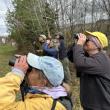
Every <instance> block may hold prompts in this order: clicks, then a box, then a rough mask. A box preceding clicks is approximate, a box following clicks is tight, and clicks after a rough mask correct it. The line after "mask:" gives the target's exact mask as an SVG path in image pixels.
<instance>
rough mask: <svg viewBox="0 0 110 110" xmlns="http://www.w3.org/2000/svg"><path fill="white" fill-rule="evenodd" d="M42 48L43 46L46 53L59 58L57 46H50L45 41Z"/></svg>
mask: <svg viewBox="0 0 110 110" xmlns="http://www.w3.org/2000/svg"><path fill="white" fill-rule="evenodd" d="M42 48H43V51H44V53H45V55H47V56H51V57H54V58H58V51H57V49H56V48H54V47H52V48H49V47H48V44H47V43H44V44H43V45H42Z"/></svg>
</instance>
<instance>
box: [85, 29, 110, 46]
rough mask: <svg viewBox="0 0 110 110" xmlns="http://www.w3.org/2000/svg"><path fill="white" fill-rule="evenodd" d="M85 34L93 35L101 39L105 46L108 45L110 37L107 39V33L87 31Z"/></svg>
mask: <svg viewBox="0 0 110 110" xmlns="http://www.w3.org/2000/svg"><path fill="white" fill-rule="evenodd" d="M85 35H92V36H93V37H96V38H97V39H98V40H99V41H100V43H101V45H102V47H103V48H104V47H107V46H108V39H107V37H106V35H105V34H103V33H101V32H89V31H86V32H85Z"/></svg>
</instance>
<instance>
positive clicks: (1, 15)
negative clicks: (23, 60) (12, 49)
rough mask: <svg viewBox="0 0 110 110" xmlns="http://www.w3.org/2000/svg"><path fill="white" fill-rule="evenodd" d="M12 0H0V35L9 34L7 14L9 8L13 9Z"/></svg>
mask: <svg viewBox="0 0 110 110" xmlns="http://www.w3.org/2000/svg"><path fill="white" fill-rule="evenodd" d="M11 1H12V0H0V36H7V35H8V31H7V26H6V19H5V18H6V14H7V10H8V9H10V10H13V6H12V3H11Z"/></svg>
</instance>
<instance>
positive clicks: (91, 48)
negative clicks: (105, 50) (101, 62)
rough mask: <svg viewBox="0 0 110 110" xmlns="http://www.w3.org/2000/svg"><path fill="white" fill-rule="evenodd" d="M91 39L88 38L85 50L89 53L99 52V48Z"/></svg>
mask: <svg viewBox="0 0 110 110" xmlns="http://www.w3.org/2000/svg"><path fill="white" fill-rule="evenodd" d="M90 38H91V37H88V40H87V41H86V43H85V45H84V50H85V51H86V52H87V53H88V52H90V51H94V50H98V48H97V46H96V45H95V43H94V42H93V41H91V40H90Z"/></svg>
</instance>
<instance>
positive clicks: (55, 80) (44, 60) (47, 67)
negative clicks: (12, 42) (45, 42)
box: [27, 53, 64, 86]
mask: <svg viewBox="0 0 110 110" xmlns="http://www.w3.org/2000/svg"><path fill="white" fill-rule="evenodd" d="M27 62H28V64H29V65H30V66H32V67H34V68H36V69H39V70H42V71H43V73H44V74H45V76H46V77H47V79H48V80H49V82H50V83H51V84H52V85H53V86H59V85H61V84H62V82H63V79H64V71H63V66H62V64H61V62H60V61H58V60H57V59H55V58H53V57H49V56H37V55H35V54H32V53H28V55H27Z"/></svg>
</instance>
